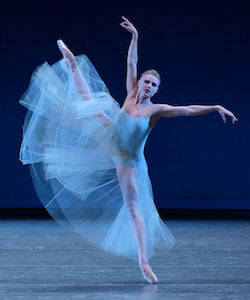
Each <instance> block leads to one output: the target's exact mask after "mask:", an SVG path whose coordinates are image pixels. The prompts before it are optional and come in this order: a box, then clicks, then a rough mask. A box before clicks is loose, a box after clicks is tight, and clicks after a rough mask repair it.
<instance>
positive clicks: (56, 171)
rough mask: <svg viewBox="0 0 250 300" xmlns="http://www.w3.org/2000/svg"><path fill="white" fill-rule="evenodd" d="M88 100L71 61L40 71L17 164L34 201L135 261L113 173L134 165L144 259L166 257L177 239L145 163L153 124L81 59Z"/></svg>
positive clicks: (26, 101)
mask: <svg viewBox="0 0 250 300" xmlns="http://www.w3.org/2000/svg"><path fill="white" fill-rule="evenodd" d="M76 59H77V62H78V66H79V69H80V71H81V73H82V75H83V77H84V79H85V81H86V83H87V85H88V87H89V89H90V91H91V96H92V99H91V100H88V101H86V100H84V94H81V95H80V94H79V92H78V91H77V89H76V86H75V81H74V74H73V73H72V71H71V69H70V66H69V61H68V60H67V59H62V60H60V61H59V62H57V63H55V64H54V65H52V66H50V65H48V64H47V63H44V64H42V65H41V66H39V67H38V68H37V69H36V70H35V72H34V73H33V75H32V78H31V83H30V86H29V88H28V90H27V92H26V93H25V94H24V96H23V97H22V99H21V100H20V103H21V104H22V105H24V106H25V107H27V108H28V110H29V111H28V113H27V115H26V117H25V122H24V126H23V142H22V145H21V150H20V160H21V161H22V162H23V164H30V165H31V173H32V179H33V182H34V185H35V188H36V191H37V194H38V196H39V198H40V200H41V202H42V203H43V205H44V206H45V208H46V209H47V210H48V212H49V213H50V215H51V216H52V217H53V218H54V219H55V220H56V221H57V222H58V223H59V224H61V225H63V226H66V227H67V228H69V229H71V230H73V231H75V232H78V233H79V234H80V235H82V236H83V237H84V238H85V239H86V240H88V241H89V242H91V243H92V244H95V245H96V246H98V247H101V248H102V249H104V250H106V251H108V252H110V253H113V254H116V255H122V256H125V257H128V258H133V259H138V251H137V245H136V240H135V237H134V233H133V230H132V226H131V220H130V217H129V214H128V211H127V208H126V206H125V205H124V203H123V199H122V194H121V189H120V186H119V182H118V178H117V173H116V166H117V165H119V164H125V165H130V166H133V167H134V168H135V170H136V176H137V180H138V187H139V197H138V205H139V208H140V213H141V215H142V217H143V219H144V222H145V234H146V254H147V258H148V259H149V258H151V257H152V256H153V255H155V254H156V252H155V250H157V249H159V248H164V249H165V250H166V251H169V250H170V249H171V248H172V247H173V245H174V244H175V242H176V241H175V238H174V237H173V235H172V234H171V233H170V231H169V230H168V228H167V226H166V225H165V224H164V223H163V221H162V220H161V219H160V217H159V215H158V212H157V210H156V207H155V205H154V201H153V193H152V187H151V182H150V179H149V176H148V169H147V164H146V161H145V158H144V154H143V152H144V145H145V142H146V140H147V137H148V135H149V133H150V131H151V128H150V127H149V118H140V117H133V116H131V115H129V114H127V113H126V111H125V110H124V109H123V108H122V109H120V106H119V104H118V102H116V101H115V100H114V99H113V98H112V97H111V95H110V93H109V91H108V89H107V87H106V86H105V84H104V82H103V81H102V80H101V78H100V77H99V75H98V73H97V72H96V70H95V68H94V66H93V65H92V64H91V62H90V61H89V60H88V58H87V57H86V56H84V55H81V56H77V57H76Z"/></svg>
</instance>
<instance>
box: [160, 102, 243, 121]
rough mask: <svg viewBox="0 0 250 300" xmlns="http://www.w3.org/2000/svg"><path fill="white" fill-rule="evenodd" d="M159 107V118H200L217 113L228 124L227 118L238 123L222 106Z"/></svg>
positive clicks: (161, 105)
mask: <svg viewBox="0 0 250 300" xmlns="http://www.w3.org/2000/svg"><path fill="white" fill-rule="evenodd" d="M157 107H158V109H157V110H158V111H157V115H158V116H159V117H169V118H171V117H180V116H199V115H203V114H208V113H210V112H214V111H217V112H218V113H219V114H220V115H221V117H222V119H223V121H224V123H226V116H229V117H231V118H232V122H233V124H234V123H235V121H238V119H237V118H236V117H235V115H234V114H233V113H232V112H231V111H230V110H228V109H226V108H224V107H223V106H221V105H188V106H172V105H168V104H157Z"/></svg>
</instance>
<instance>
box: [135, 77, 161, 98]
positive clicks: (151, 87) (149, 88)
mask: <svg viewBox="0 0 250 300" xmlns="http://www.w3.org/2000/svg"><path fill="white" fill-rule="evenodd" d="M159 85H160V81H159V79H158V78H157V77H155V76H154V75H151V74H145V75H143V77H142V78H141V79H140V80H139V81H138V91H139V93H140V94H141V95H142V96H143V97H145V98H151V97H153V96H154V95H155V94H156V93H157V91H158V89H159Z"/></svg>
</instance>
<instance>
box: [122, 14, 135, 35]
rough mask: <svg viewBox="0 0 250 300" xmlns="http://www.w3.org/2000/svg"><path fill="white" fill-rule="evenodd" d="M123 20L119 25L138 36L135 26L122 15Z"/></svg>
mask: <svg viewBox="0 0 250 300" xmlns="http://www.w3.org/2000/svg"><path fill="white" fill-rule="evenodd" d="M122 18H123V20H124V21H123V22H121V23H120V25H121V26H122V27H123V28H125V29H126V30H127V31H129V32H131V33H132V34H133V35H136V36H138V31H137V29H136V28H135V26H134V25H133V24H132V23H131V22H130V21H129V20H128V19H127V18H125V17H124V16H122Z"/></svg>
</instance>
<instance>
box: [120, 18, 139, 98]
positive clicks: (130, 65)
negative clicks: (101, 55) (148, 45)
mask: <svg viewBox="0 0 250 300" xmlns="http://www.w3.org/2000/svg"><path fill="white" fill-rule="evenodd" d="M122 18H123V20H124V21H123V22H122V23H121V24H120V25H121V26H122V27H123V28H125V29H126V30H128V31H129V32H130V33H131V34H132V38H131V42H130V45H129V49H128V56H127V77H126V89H127V94H129V93H130V92H131V91H132V90H133V89H134V88H135V87H136V86H137V65H138V32H137V30H136V28H135V27H134V25H133V24H132V23H131V22H130V21H129V20H128V19H127V18H125V17H122Z"/></svg>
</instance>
